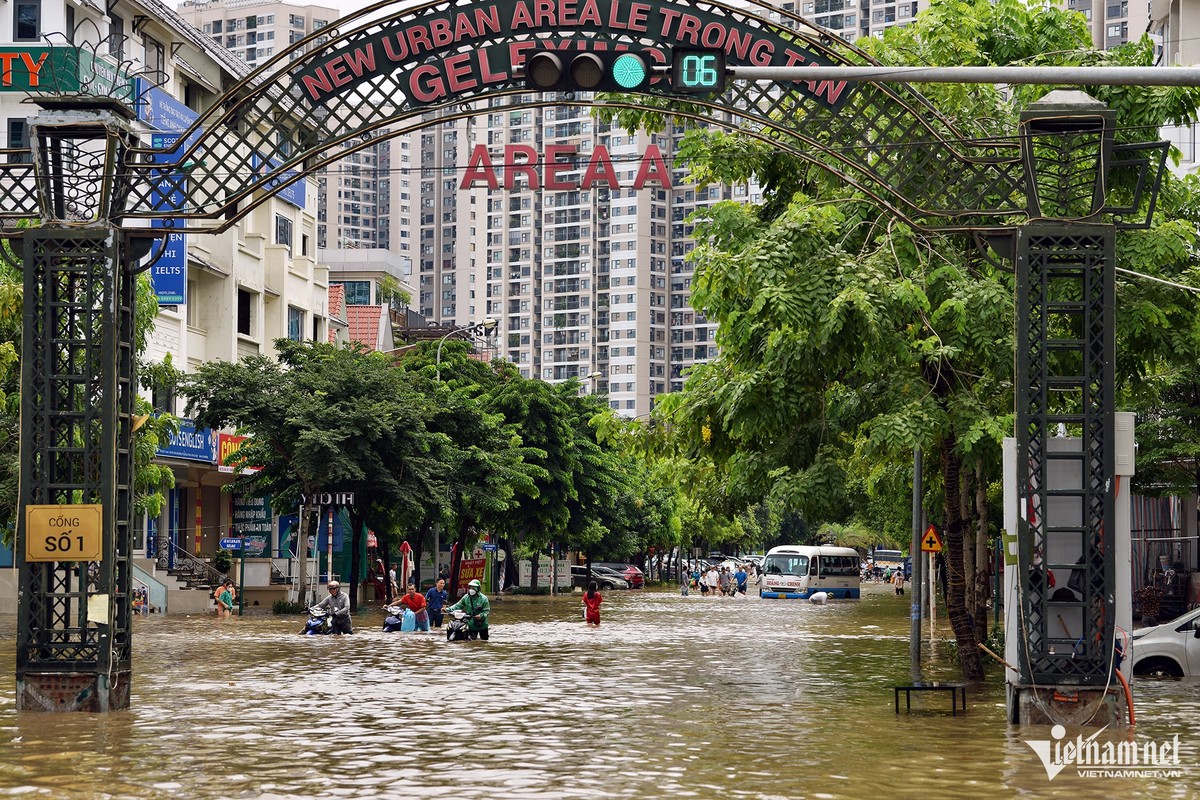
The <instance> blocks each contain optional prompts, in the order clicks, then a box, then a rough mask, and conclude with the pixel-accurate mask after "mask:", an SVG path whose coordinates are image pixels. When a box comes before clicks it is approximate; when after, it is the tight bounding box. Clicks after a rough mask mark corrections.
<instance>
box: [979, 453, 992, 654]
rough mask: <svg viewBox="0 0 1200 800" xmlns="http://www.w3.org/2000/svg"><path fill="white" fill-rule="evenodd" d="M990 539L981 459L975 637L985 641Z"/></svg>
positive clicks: (986, 634) (985, 484)
mask: <svg viewBox="0 0 1200 800" xmlns="http://www.w3.org/2000/svg"><path fill="white" fill-rule="evenodd" d="M991 547H992V543H991V539H990V537H989V536H988V505H987V483H986V482H985V481H984V477H983V460H982V459H981V460H979V461H977V462H976V463H975V608H976V612H975V638H976V639H978V640H979V641H981V642H986V641H987V638H988V615H987V612H988V598H989V597H990V596H991V589H992V582H991V580H990V578H991V575H989V574H988V573H989V570H988V562H989V558H988V556H989V555H990V554H991Z"/></svg>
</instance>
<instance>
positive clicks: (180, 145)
mask: <svg viewBox="0 0 1200 800" xmlns="http://www.w3.org/2000/svg"><path fill="white" fill-rule="evenodd" d="M136 86H137V90H138V102H137V114H138V119H140V120H141V121H142V122H145V123H146V124H147V125H149V126H150V127H152V128H155V129H156V130H159V131H164V133H155V134H151V136H150V146H151V147H153V148H155V149H163V148H172V150H171V151H170V152H166V153H155V155H154V163H156V164H172V165H173V164H177V163H178V161H179V158H180V156H181V155H182V154H183V153H184V152H185V151H186V150H187V148H188V147H190V146H191V145H192V144H193V143H194V142H195V141H196V139H198V138H199V137H200V134H201V131H200V130H197V131H195V132H194V133H193V134H192V135H191V136H189V137H188V138H187V139H184V138H183V137H182V136H181V135H180V134H182V133H183V131H186V130H187V129H188V127H189V126H191V124H192V123H193V122H195V121H196V119H197V118H198V117H199V115H198V114H197V113H196V112H195V111H193V110H192V109H190V108H188V107H187V106H186V105H184V104H183V103H181V102H180V101H178V100H176V99H175V98H174V97H172V96H171V95H169V94H167V93H166V92H164V91H163V90H162V89H160V88H158V87H157V86H151V85H150V84H149V83H147V82H146V81H145V79H143V78H138V79H137V84H136ZM151 175H152V179H153V181H154V184H153V186H152V188H151V194H150V200H151V203H152V204H153V207H154V209H155V210H156V211H166V212H170V211H178V210H179V209H182V208H183V207H184V206H185V205H186V204H187V173H186V170H183V169H180V168H172V169H163V170H155V171H154V172H153V173H151ZM173 226H174V220H172V219H170V218H169V217H168V216H166V215H164V216H163V217H155V218H154V219H152V220H150V227H152V228H171V227H173ZM163 247H164V248H165V249H164V250H163V253H162V255H161V256H160V257H159V258H158V260H157V261H155V262H154V266H152V267H151V268H150V283H151V284H152V285H153V286H154V293H155V295H157V297H158V303H159V305H164V306H178V305H183V304H185V303H187V238H186V237H185V236H184V234H182V233H169V234H167V239H166V242H165V243H164V245H163Z"/></svg>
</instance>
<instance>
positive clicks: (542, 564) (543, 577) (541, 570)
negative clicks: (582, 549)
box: [517, 556, 571, 589]
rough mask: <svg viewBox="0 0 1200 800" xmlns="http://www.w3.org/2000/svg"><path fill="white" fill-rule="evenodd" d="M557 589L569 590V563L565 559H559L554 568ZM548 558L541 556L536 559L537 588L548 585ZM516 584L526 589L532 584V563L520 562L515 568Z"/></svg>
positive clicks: (527, 561)
mask: <svg viewBox="0 0 1200 800" xmlns="http://www.w3.org/2000/svg"><path fill="white" fill-rule="evenodd" d="M556 569H557V575H556V577H557V578H558V584H557V586H558V588H559V589H569V588H570V587H571V562H569V561H567V560H566V559H565V558H560V559H559V560H558V564H557V566H556ZM550 572H551V570H550V556H541V557H540V558H539V559H538V586H549V585H550V577H551V575H550ZM517 584H518V585H519V586H521V587H523V588H526V589H528V588H529V587H530V586H531V585H532V584H533V562H532V561H529V560H525V561H522V562H521V563H520V564H519V565H518V567H517Z"/></svg>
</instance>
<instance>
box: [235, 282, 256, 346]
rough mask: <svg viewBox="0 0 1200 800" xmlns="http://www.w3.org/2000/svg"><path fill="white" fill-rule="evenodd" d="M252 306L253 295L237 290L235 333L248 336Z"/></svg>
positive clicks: (243, 290)
mask: <svg viewBox="0 0 1200 800" xmlns="http://www.w3.org/2000/svg"><path fill="white" fill-rule="evenodd" d="M253 304H254V295H252V294H250V292H247V291H246V290H245V289H238V290H237V332H238V333H240V334H242V335H244V336H249V335H250V309H251V308H252V307H253Z"/></svg>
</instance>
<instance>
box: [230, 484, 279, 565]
mask: <svg viewBox="0 0 1200 800" xmlns="http://www.w3.org/2000/svg"><path fill="white" fill-rule="evenodd" d="M272 523H273V515H272V513H271V498H270V496H269V495H267V496H263V497H258V496H255V495H250V494H235V495H234V496H233V530H234V533H235V534H236V535H238V536H242V537H244V538H245V540H246V541H245V549H246V557H247V558H262V557H265V556H266V555H267V553H268V547H269V545H270V538H271V526H272Z"/></svg>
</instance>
